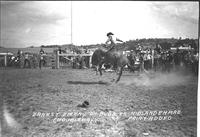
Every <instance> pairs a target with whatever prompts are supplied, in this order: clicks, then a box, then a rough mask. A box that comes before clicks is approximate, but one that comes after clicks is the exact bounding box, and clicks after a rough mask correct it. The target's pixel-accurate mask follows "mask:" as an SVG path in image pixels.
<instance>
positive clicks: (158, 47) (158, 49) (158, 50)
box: [154, 44, 162, 54]
mask: <svg viewBox="0 0 200 137" xmlns="http://www.w3.org/2000/svg"><path fill="white" fill-rule="evenodd" d="M154 50H155V51H156V52H157V53H158V54H160V53H161V50H162V48H161V46H160V44H156V48H155V49H154Z"/></svg>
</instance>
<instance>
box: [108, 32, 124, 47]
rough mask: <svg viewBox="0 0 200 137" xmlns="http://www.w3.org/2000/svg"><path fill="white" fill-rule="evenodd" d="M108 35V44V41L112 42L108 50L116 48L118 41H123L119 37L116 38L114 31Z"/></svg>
mask: <svg viewBox="0 0 200 137" xmlns="http://www.w3.org/2000/svg"><path fill="white" fill-rule="evenodd" d="M107 37H108V39H107V41H106V46H107V45H108V43H110V46H109V50H108V51H111V50H113V49H115V47H116V44H117V41H119V42H122V43H123V41H122V40H120V39H118V38H116V37H115V36H114V34H113V33H112V32H109V33H107ZM107 47H108V46H107Z"/></svg>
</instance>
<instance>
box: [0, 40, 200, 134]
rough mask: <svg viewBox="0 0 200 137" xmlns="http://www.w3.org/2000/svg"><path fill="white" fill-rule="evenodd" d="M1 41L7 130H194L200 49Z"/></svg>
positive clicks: (3, 127) (4, 127)
mask: <svg viewBox="0 0 200 137" xmlns="http://www.w3.org/2000/svg"><path fill="white" fill-rule="evenodd" d="M127 44H128V43H127V42H124V43H123V44H119V45H116V47H115V48H116V49H115V50H113V51H109V50H107V47H106V46H105V45H104V44H102V45H100V46H99V45H98V46H92V47H91V48H90V47H89V46H85V47H84V46H74V45H68V46H55V47H53V48H52V47H51V48H49V47H45V46H41V47H37V48H34V47H31V48H23V49H22V48H21V49H15V50H14V51H15V52H13V50H11V49H10V50H9V48H1V51H2V53H0V66H1V67H0V76H1V78H0V80H1V87H0V89H1V90H2V91H4V92H1V95H3V101H2V102H1V103H3V105H2V107H1V109H2V110H3V113H1V116H2V118H3V122H2V124H1V125H0V126H1V127H0V129H1V133H2V135H3V136H5V137H10V136H13V137H18V136H20V137H46V136H49V137H54V136H55V137H195V136H196V134H197V125H196V124H197V123H196V122H197V88H198V66H199V54H198V48H196V49H195V48H193V47H192V46H191V45H190V44H183V45H179V46H176V47H174V46H171V47H170V48H168V49H166V48H165V47H163V46H161V45H160V44H159V43H155V44H154V45H150V46H144V45H143V43H139V42H138V43H136V44H135V45H132V47H134V48H132V49H131V50H125V49H127V48H126V47H127Z"/></svg>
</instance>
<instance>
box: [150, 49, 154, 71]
mask: <svg viewBox="0 0 200 137" xmlns="http://www.w3.org/2000/svg"><path fill="white" fill-rule="evenodd" d="M151 67H152V69H153V67H154V50H152V56H151Z"/></svg>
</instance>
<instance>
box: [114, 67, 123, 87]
mask: <svg viewBox="0 0 200 137" xmlns="http://www.w3.org/2000/svg"><path fill="white" fill-rule="evenodd" d="M123 68H124V66H122V67H120V69H119V76H118V78H117V80H116V81H115V83H117V82H118V81H119V80H120V78H121V76H122V71H123Z"/></svg>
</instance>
